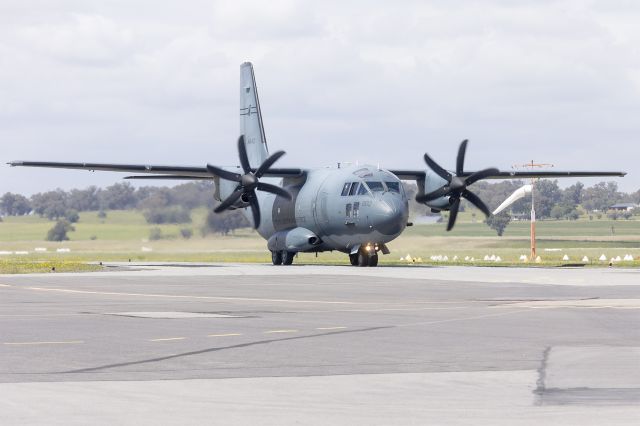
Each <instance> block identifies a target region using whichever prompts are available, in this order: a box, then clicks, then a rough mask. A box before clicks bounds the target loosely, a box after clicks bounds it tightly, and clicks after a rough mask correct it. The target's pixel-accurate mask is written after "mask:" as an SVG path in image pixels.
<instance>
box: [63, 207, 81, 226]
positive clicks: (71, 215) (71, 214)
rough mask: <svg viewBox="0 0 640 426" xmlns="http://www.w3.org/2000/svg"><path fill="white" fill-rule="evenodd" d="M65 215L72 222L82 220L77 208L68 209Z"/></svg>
mask: <svg viewBox="0 0 640 426" xmlns="http://www.w3.org/2000/svg"><path fill="white" fill-rule="evenodd" d="M64 217H65V219H66V220H67V221H68V222H70V223H76V222H78V221H79V220H80V215H79V214H78V212H77V211H76V210H73V209H71V210H67V212H66V213H65V214H64Z"/></svg>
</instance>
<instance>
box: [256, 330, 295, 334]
mask: <svg viewBox="0 0 640 426" xmlns="http://www.w3.org/2000/svg"><path fill="white" fill-rule="evenodd" d="M297 332H298V330H269V331H265V332H264V334H274V333H297Z"/></svg>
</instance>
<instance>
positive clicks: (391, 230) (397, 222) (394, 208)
mask: <svg viewBox="0 0 640 426" xmlns="http://www.w3.org/2000/svg"><path fill="white" fill-rule="evenodd" d="M374 211H375V213H374V215H373V221H372V222H373V223H372V225H373V227H374V228H375V229H376V230H377V231H378V232H380V233H382V234H384V235H396V234H400V233H401V232H402V230H403V229H404V227H405V226H406V225H407V217H408V214H409V212H408V208H407V205H406V203H405V202H404V201H403V200H402V199H401V198H400V197H397V196H388V197H387V196H385V197H383V198H382V199H379V200H377V202H376V206H375V209H374Z"/></svg>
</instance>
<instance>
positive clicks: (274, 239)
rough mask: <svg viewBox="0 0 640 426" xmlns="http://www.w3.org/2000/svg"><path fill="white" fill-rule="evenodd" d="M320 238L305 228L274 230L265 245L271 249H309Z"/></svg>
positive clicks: (317, 242)
mask: <svg viewBox="0 0 640 426" xmlns="http://www.w3.org/2000/svg"><path fill="white" fill-rule="evenodd" d="M321 243H322V240H321V239H320V238H319V237H318V236H317V235H316V234H315V233H313V232H311V231H309V230H308V229H306V228H301V227H298V228H293V229H289V230H286V231H279V232H276V233H275V234H273V235H272V236H271V238H269V241H267V247H268V248H269V250H271V251H283V250H287V251H293V252H299V251H309V250H312V249H313V248H314V247H316V246H318V245H320V244H321Z"/></svg>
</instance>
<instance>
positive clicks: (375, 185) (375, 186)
mask: <svg viewBox="0 0 640 426" xmlns="http://www.w3.org/2000/svg"><path fill="white" fill-rule="evenodd" d="M367 186H368V187H369V189H370V190H371V192H384V186H382V182H376V181H373V180H369V181H367Z"/></svg>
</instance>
